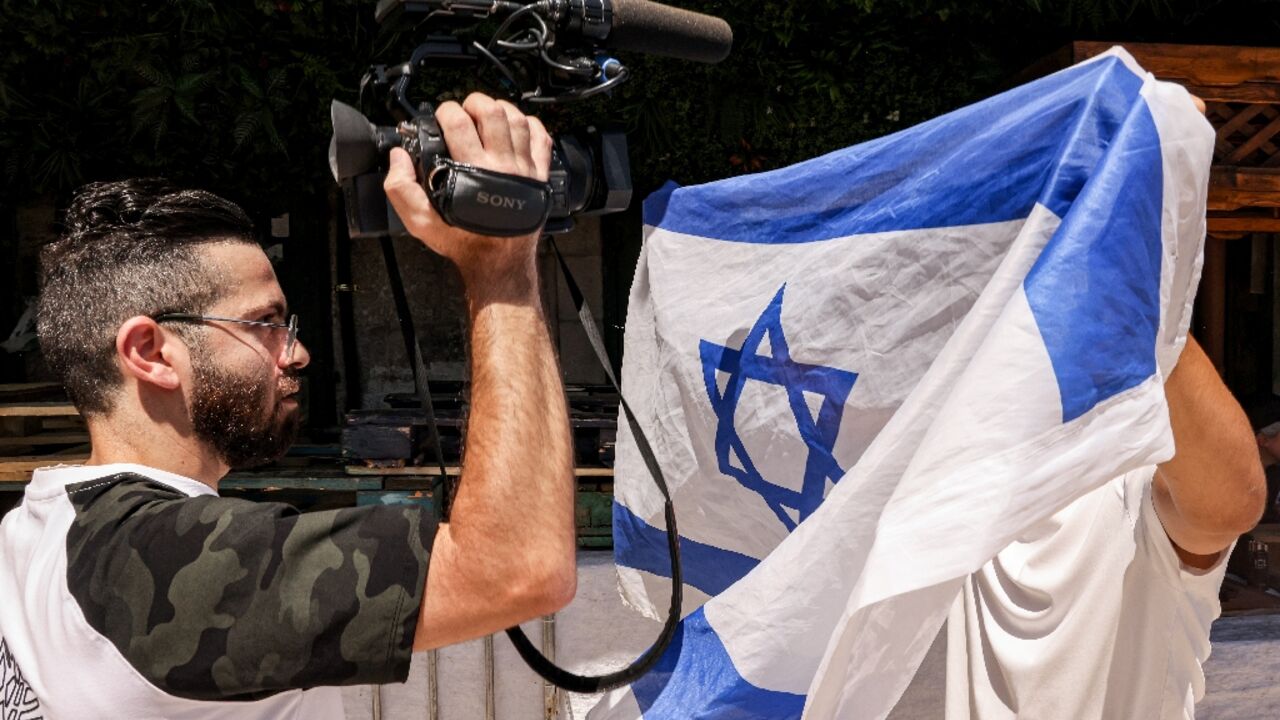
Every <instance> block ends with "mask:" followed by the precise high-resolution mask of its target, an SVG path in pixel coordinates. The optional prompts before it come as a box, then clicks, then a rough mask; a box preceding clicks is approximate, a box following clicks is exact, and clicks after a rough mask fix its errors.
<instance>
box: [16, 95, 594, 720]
mask: <svg viewBox="0 0 1280 720" xmlns="http://www.w3.org/2000/svg"><path fill="white" fill-rule="evenodd" d="M436 116H437V118H438V119H439V121H440V126H441V127H442V128H443V130H444V136H445V140H446V142H447V144H448V147H449V151H450V154H451V155H452V157H453V158H454V159H456V160H457V161H459V162H463V163H472V164H474V165H476V166H479V167H482V168H488V169H491V170H497V171H500V172H507V173H517V174H520V175H523V176H526V177H534V178H539V179H542V180H545V179H546V178H547V176H548V166H549V162H550V153H551V140H550V138H549V136H548V135H547V133H546V131H545V129H544V128H543V127H542V125H541V124H540V123H539V121H538V120H536V119H534V118H530V117H526V116H525V115H523V114H522V113H520V112H519V111H517V110H516V108H515V107H514V106H512V105H510V104H508V103H503V102H497V101H494V100H492V99H490V98H487V97H484V96H481V95H472V96H471V97H469V98H468V99H467V100H466V101H465V102H464V103H463V104H462V105H459V104H457V103H452V102H450V103H444V104H442V105H441V106H440V108H439V109H438V111H437V113H436ZM385 188H386V191H387V195H388V197H389V198H390V200H391V202H392V204H393V205H394V206H395V208H396V210H397V212H398V213H399V215H400V217H401V218H403V219H404V222H405V226H406V227H407V228H408V229H409V231H410V232H411V233H412V234H413V235H414V236H416V237H417V238H419V239H420V240H421V241H422V242H423V244H424V245H426V246H427V247H429V248H431V249H432V250H434V251H436V252H438V253H440V254H441V255H444V256H445V257H447V258H449V259H450V260H452V261H453V262H454V264H455V265H456V266H457V267H458V269H459V271H460V272H461V276H462V279H463V284H464V287H465V290H466V295H467V302H468V305H467V307H468V310H469V315H470V320H471V322H470V343H469V345H470V347H471V380H472V383H471V411H470V427H469V432H468V434H467V438H466V458H467V462H466V465H465V467H464V469H463V474H462V478H461V482H460V484H459V488H458V492H457V495H456V498H455V499H454V502H453V506H452V514H451V517H450V521H449V522H447V523H442V524H439V526H438V527H437V524H436V523H435V521H434V520H433V516H432V514H431V512H430V511H429V510H426V509H425V508H421V507H417V506H372V507H359V508H346V509H340V510H333V511H324V512H315V513H309V514H305V515H302V514H299V513H298V512H297V511H296V510H294V509H292V508H290V507H288V506H286V505H282V504H278V503H252V502H246V501H243V500H236V499H231V498H223V497H219V496H218V494H217V489H218V483H219V480H220V479H221V478H222V477H223V476H224V475H226V473H227V472H228V471H229V470H230V469H232V468H235V467H240V466H245V465H252V464H257V463H261V462H265V461H270V460H273V459H275V458H277V457H279V456H280V455H282V454H283V453H284V452H285V450H286V449H287V448H288V446H289V444H290V443H291V441H292V439H293V437H294V435H295V431H296V429H297V427H298V423H299V413H298V399H297V393H298V391H299V380H298V375H299V373H300V372H301V371H302V370H303V369H304V368H305V367H306V366H307V363H308V361H309V358H310V356H309V355H308V352H307V349H306V347H305V346H304V345H303V344H302V342H301V341H300V340H299V339H298V337H297V320H296V318H295V317H294V316H291V315H290V314H289V311H288V309H287V304H286V300H285V297H284V294H283V293H282V291H281V289H280V286H279V284H278V283H277V281H276V276H275V272H274V271H273V269H272V267H271V263H270V262H269V261H268V259H267V256H266V255H265V254H264V253H263V251H262V249H261V248H260V247H259V246H258V244H257V243H256V241H255V239H254V238H255V234H254V229H253V225H252V223H251V222H250V221H249V219H248V217H247V216H246V215H245V214H244V213H243V212H242V211H241V210H240V208H238V207H236V206H235V205H233V204H232V203H230V202H228V201H226V200H223V199H222V198H219V197H217V196H215V195H212V194H210V193H207V192H201V191H192V190H178V189H176V188H174V187H172V186H170V185H168V184H167V183H164V182H162V181H154V180H126V181H122V182H109V183H94V184H91V185H89V186H87V187H86V188H84V189H83V190H82V191H81V193H80V194H79V195H78V196H77V197H76V199H75V200H74V202H73V203H72V205H71V208H70V210H69V211H68V213H67V217H66V222H65V226H66V231H65V233H64V234H63V236H62V237H61V238H60V239H59V240H58V241H56V242H55V243H53V244H52V245H51V246H49V247H48V248H47V249H46V250H45V251H44V254H43V256H42V263H43V278H42V280H43V283H42V284H43V288H42V290H43V295H42V299H41V301H40V311H39V334H40V341H41V345H42V347H43V348H44V352H45V356H46V358H47V359H48V361H49V363H50V364H51V366H52V367H53V368H54V369H55V370H56V371H57V372H59V374H60V375H61V377H62V380H63V383H64V385H65V386H66V389H67V392H68V394H69V395H70V397H71V400H72V402H73V403H74V404H75V406H76V407H77V409H78V410H79V411H80V413H81V414H82V415H83V416H84V417H85V419H86V421H87V424H88V427H89V435H90V437H91V439H92V444H93V451H92V454H91V456H90V458H89V461H88V463H87V464H85V465H77V466H65V465H59V466H56V467H48V468H42V469H39V470H37V471H36V472H35V474H34V477H33V479H32V482H31V484H30V485H29V486H28V487H27V489H26V493H25V496H24V499H23V502H22V504H21V505H19V506H18V507H17V508H16V509H14V510H13V511H11V512H10V513H8V514H7V515H6V516H5V518H4V520H3V522H0V598H2V599H0V686H2V687H4V693H3V694H2V695H0V698H2V699H0V715H3V716H4V717H6V718H10V717H22V718H26V717H55V718H82V719H85V720H90V719H93V718H142V717H149V718H154V717H165V718H178V717H181V718H237V719H243V718H283V717H298V718H308V720H312V719H321V720H322V719H324V718H332V719H335V720H337V719H340V718H342V717H343V708H342V696H341V694H340V693H339V691H338V690H337V688H336V687H331V686H337V685H350V684H358V683H384V682H392V681H401V682H403V681H404V679H405V678H406V676H407V675H408V672H409V664H410V655H411V652H412V651H414V650H426V649H429V648H434V647H439V646H442V645H447V644H450V643H455V642H459V641H461V640H466V639H469V638H474V637H479V636H483V635H486V634H489V633H492V632H494V631H497V630H499V629H502V628H506V627H510V626H512V625H514V624H516V623H518V622H521V621H524V620H527V619H530V618H534V617H537V616H539V615H544V614H546V613H550V612H554V611H555V610H556V609H558V608H559V607H561V606H563V605H565V604H566V603H568V601H569V600H570V599H571V598H572V597H573V595H574V591H575V582H576V581H575V569H574V562H575V559H574V532H573V503H572V499H573V486H572V481H573V474H572V466H571V462H572V460H571V453H570V437H569V425H568V410H567V407H566V401H565V397H564V392H563V388H562V385H561V380H560V373H559V370H558V368H557V363H556V358H555V354H554V352H553V350H552V347H551V344H550V341H549V338H548V334H547V327H546V323H545V320H544V318H543V316H542V309H541V302H540V299H539V293H538V279H537V271H536V263H535V249H536V247H537V240H538V235H537V234H536V233H535V234H532V235H528V236H526V237H521V238H488V237H480V236H477V235H473V234H470V233H468V232H464V231H461V230H458V229H455V228H452V227H449V226H447V225H445V224H444V223H443V221H442V220H441V219H440V217H439V216H438V215H436V213H435V211H434V209H433V208H432V206H431V205H430V203H429V202H428V201H427V198H426V195H425V194H424V192H423V190H422V187H421V186H420V185H419V184H418V183H417V180H416V178H415V176H414V169H413V165H412V162H411V160H410V159H409V156H408V155H407V154H405V153H404V151H402V150H399V149H397V150H395V151H393V153H392V156H391V167H390V171H389V172H388V174H387V179H386V183H385Z"/></svg>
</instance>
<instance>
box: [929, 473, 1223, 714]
mask: <svg viewBox="0 0 1280 720" xmlns="http://www.w3.org/2000/svg"><path fill="white" fill-rule="evenodd" d="M1154 472H1155V469H1154V468H1153V467H1148V468H1145V469H1142V470H1138V471H1134V472H1131V473H1129V474H1128V475H1125V476H1123V477H1120V478H1117V479H1115V480H1113V481H1111V482H1110V483H1108V484H1106V485H1104V486H1102V487H1100V488H1098V489H1097V490H1094V491H1093V492H1091V493H1089V494H1088V495H1085V496H1084V497H1082V498H1080V499H1079V500H1077V501H1076V502H1074V503H1072V504H1071V505H1069V506H1068V507H1066V508H1065V509H1063V510H1062V511H1061V512H1059V513H1057V514H1056V515H1054V516H1053V517H1052V518H1050V519H1049V520H1048V521H1046V522H1044V523H1042V524H1040V525H1039V526H1037V527H1035V528H1033V529H1031V530H1030V531H1028V532H1027V533H1025V534H1024V535H1023V536H1022V537H1021V538H1019V539H1018V540H1017V541H1015V542H1014V543H1013V544H1011V545H1010V546H1009V547H1007V548H1005V549H1004V550H1002V551H1001V552H1000V554H999V555H997V556H996V557H995V558H994V559H993V560H992V561H991V562H989V563H987V564H986V565H985V566H984V567H983V568H982V569H981V570H980V571H979V572H977V573H975V574H974V575H972V576H970V577H969V578H968V579H967V580H966V582H965V586H964V590H963V592H962V593H961V596H960V597H959V598H958V599H957V602H956V605H955V606H954V607H953V608H952V612H951V615H950V618H949V620H948V623H947V629H946V630H945V632H947V633H948V636H947V682H946V685H947V689H946V718H947V720H1013V719H1014V718H1017V719H1019V720H1188V719H1190V718H1193V717H1194V716H1195V703H1196V702H1197V701H1198V700H1199V699H1200V698H1202V697H1203V696H1204V672H1203V670H1202V665H1203V663H1204V661H1205V660H1206V659H1207V658H1208V657H1209V626H1210V625H1211V624H1212V623H1213V621H1214V620H1215V619H1216V618H1217V617H1218V615H1219V614H1220V611H1221V608H1220V606H1219V603H1218V589H1219V586H1220V585H1221V584H1222V578H1223V575H1224V573H1225V572H1226V570H1225V568H1226V561H1227V557H1228V556H1229V555H1230V551H1229V550H1228V551H1227V552H1224V553H1223V555H1222V558H1221V559H1220V560H1219V561H1218V563H1217V564H1216V565H1215V566H1214V567H1213V568H1211V569H1209V570H1206V571H1200V570H1194V569H1191V568H1188V567H1187V566H1185V565H1183V564H1182V563H1181V561H1180V560H1179V558H1178V556H1177V554H1176V553H1175V552H1174V549H1173V545H1172V543H1171V542H1170V541H1169V538H1168V536H1167V535H1166V534H1165V532H1164V528H1163V526H1162V525H1161V524H1160V519H1159V517H1158V516H1157V515H1156V510H1155V506H1154V505H1153V504H1152V500H1151V480H1152V476H1153V474H1154Z"/></svg>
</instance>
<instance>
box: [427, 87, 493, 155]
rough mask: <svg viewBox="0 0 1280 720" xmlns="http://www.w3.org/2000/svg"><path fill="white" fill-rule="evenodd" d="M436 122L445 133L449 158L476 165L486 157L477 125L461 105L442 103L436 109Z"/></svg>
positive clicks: (450, 102) (451, 102)
mask: <svg viewBox="0 0 1280 720" xmlns="http://www.w3.org/2000/svg"><path fill="white" fill-rule="evenodd" d="M436 122H437V123H439V125H440V131H441V132H442V133H444V144H445V147H447V148H449V157H451V158H453V159H454V160H457V161H458V162H465V163H474V162H476V161H477V160H480V159H481V158H482V157H483V156H484V148H483V147H482V146H481V145H480V135H479V133H477V132H476V124H475V122H474V121H473V120H472V119H471V116H470V115H468V114H467V111H466V110H463V109H462V106H461V105H459V104H458V103H456V102H453V101H449V102H446V103H442V104H441V105H440V107H438V108H436Z"/></svg>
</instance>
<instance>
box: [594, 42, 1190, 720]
mask: <svg viewBox="0 0 1280 720" xmlns="http://www.w3.org/2000/svg"><path fill="white" fill-rule="evenodd" d="M1213 141H1214V135H1213V131H1212V129H1211V127H1210V125H1209V124H1208V122H1206V121H1205V119H1204V118H1203V116H1202V115H1201V114H1200V113H1199V112H1198V111H1197V110H1196V108H1195V106H1194V104H1193V102H1192V99H1191V98H1190V96H1189V95H1188V94H1187V93H1186V91H1184V90H1183V89H1182V88H1180V87H1177V86H1174V85H1170V84H1166V83H1161V82H1157V81H1155V80H1154V79H1153V78H1152V77H1151V76H1150V75H1148V74H1147V73H1145V72H1144V71H1143V70H1142V69H1141V68H1139V67H1138V66H1137V64H1136V63H1135V61H1134V60H1133V58H1132V57H1131V56H1129V55H1128V54H1127V53H1125V52H1124V51H1123V50H1120V49H1115V50H1112V51H1111V52H1109V53H1107V54H1106V55H1103V56H1100V57H1098V58H1094V59H1093V60H1091V61H1088V62H1085V63H1082V64H1080V65H1077V66H1075V67H1072V68H1069V69H1067V70H1064V71H1062V72H1059V73H1057V74H1054V75H1052V76H1050V77H1047V78H1044V79H1041V80H1039V81H1036V82H1034V83H1031V84H1029V85H1025V86H1023V87H1019V88H1016V89H1014V90H1012V91H1009V92H1007V93H1004V94H1002V95H999V96H997V97H994V98H992V99H989V100H986V101H984V102H981V103H978V104H976V105H973V106H970V107H966V108H963V109H961V110H958V111H956V112H953V113H951V114H949V115H946V116H944V117H941V118H938V119H935V120H932V121H930V122H927V123H924V124H923V125H920V126H918V127H914V128H911V129H908V130H905V131H903V132H900V133H897V134H895V135H891V136H889V137H885V138H881V139H879V140H875V141H872V142H869V143H865V144H862V145H858V146H855V147H852V148H848V149H846V150H842V151H839V152H836V153H833V154H831V155H827V156H825V157H821V158H818V159H815V160H811V161H808V162H805V163H802V164H800V165H796V166H794V167H790V168H786V169H782V170H778V171H775V172H770V173H765V174H761V175H754V176H750V177H743V178H734V179H730V180H725V181H721V182H716V183H711V184H709V185H702V186H697V187H688V188H679V187H675V186H668V187H667V188H665V189H663V190H662V191H660V192H658V193H657V194H656V195H654V196H653V197H651V198H649V200H648V201H647V202H646V203H645V224H646V226H647V228H646V240H645V246H644V251H643V254H642V256H641V258H640V264H639V268H638V269H637V273H636V278H635V284H634V286H633V288H632V291H631V301H630V314H629V317H628V319H627V333H626V346H625V348H626V355H625V365H624V368H623V375H624V381H623V387H624V389H625V391H626V393H627V394H628V397H629V398H630V401H631V402H632V403H633V405H634V408H635V410H636V412H637V415H638V418H639V420H640V424H641V426H642V427H643V428H644V429H645V430H646V432H647V433H650V438H651V440H652V442H653V445H654V449H655V451H656V454H657V457H658V458H659V459H660V461H661V463H662V465H663V468H664V471H665V473H666V477H667V479H668V482H669V483H670V484H671V487H672V491H673V497H674V500H675V507H676V514H677V517H678V520H679V530H680V534H681V552H682V555H683V559H684V568H685V582H686V587H685V593H686V595H685V596H686V598H688V599H689V601H688V604H687V606H686V607H685V617H684V620H683V621H682V625H681V629H680V633H679V634H678V635H677V636H676V638H675V641H674V642H673V643H672V645H671V647H670V649H669V650H668V651H667V652H666V654H665V655H664V657H663V658H662V660H661V661H660V663H659V666H658V667H657V669H656V670H654V671H653V672H651V673H650V674H649V675H647V676H646V677H644V678H643V679H641V680H640V681H638V682H636V683H635V684H634V685H632V686H630V687H628V688H624V689H622V690H619V691H615V692H613V693H611V694H609V695H607V696H606V697H605V698H604V700H603V701H602V702H601V703H600V704H599V705H598V706H597V707H596V708H595V709H594V710H593V712H592V714H591V717H592V718H594V719H596V720H602V719H616V718H627V719H630V718H639V717H643V718H646V720H648V719H658V718H663V719H665V718H673V719H674V718H681V719H683V718H735V719H738V718H771V719H773V718H777V719H781V718H800V717H805V718H841V719H846V720H847V719H849V718H883V717H884V716H886V715H887V714H888V713H889V711H890V710H891V709H892V707H893V705H894V704H895V703H896V702H897V700H898V698H899V697H900V695H901V693H902V691H903V690H904V689H905V687H906V685H907V684H908V682H909V681H910V679H911V677H912V675H913V674H914V672H915V670H916V668H917V666H918V665H919V663H920V660H921V659H922V657H923V655H924V653H925V651H926V649H927V648H928V647H929V644H930V643H931V641H932V640H933V638H934V636H935V634H936V632H937V630H938V629H939V627H940V626H941V624H942V622H943V620H944V618H945V616H946V613H947V610H948V608H949V606H950V604H951V602H952V601H953V599H954V598H955V596H956V594H957V592H958V590H959V587H960V584H961V582H962V580H963V578H964V577H965V576H966V575H968V574H970V573H972V572H974V571H975V570H977V569H978V568H979V567H981V566H982V565H983V563H985V562H986V561H987V560H989V559H990V558H991V557H993V556H994V555H995V554H996V553H997V552H998V551H1000V550H1001V549H1002V548H1004V547H1005V546H1006V545H1008V544H1009V542H1010V541H1012V540H1013V539H1014V538H1015V537H1016V536H1017V535H1018V534H1019V532H1020V531H1021V530H1023V529H1024V528H1027V527H1028V526H1030V525H1033V524H1034V523H1037V522H1039V521H1042V520H1044V519H1045V518H1047V517H1049V516H1050V515H1051V514H1053V513H1054V512H1056V511H1058V510H1059V509H1061V508H1062V507H1064V506H1065V505H1067V504H1068V503H1070V502H1071V501H1072V500H1074V499H1075V498H1078V497H1080V496H1081V495H1083V494H1084V493H1086V492H1088V491H1089V490H1091V489H1093V488H1095V487H1097V486H1099V485H1101V484H1102V483H1104V482H1106V481H1107V480H1109V479H1111V478H1114V477H1116V476H1118V475H1120V474H1122V473H1125V472H1127V471H1129V470H1132V469H1135V468H1138V467H1141V466H1146V465H1151V464H1155V463H1158V462H1162V461H1164V460H1166V459H1168V458H1169V457H1171V455H1172V452H1173V440H1172V435H1171V433H1170V429H1169V422H1168V410H1167V406H1166V403H1165V399H1164V394H1163V381H1164V378H1166V377H1167V376H1168V374H1169V372H1170V371H1171V370H1172V368H1173V366H1174V363H1175V362H1176V361H1177V358H1178V355H1179V352H1180V351H1181V349H1182V346H1183V343H1184V341H1185V337H1186V332H1187V326H1188V323H1189V321H1190V317H1191V303H1192V299H1193V295H1194V290H1195V287H1196V284H1197V282H1198V280H1199V272H1200V263H1201V252H1202V244H1203V238H1204V230H1205V225H1204V223H1205V220H1204V218H1205V196H1206V189H1207V185H1208V174H1209V164H1210V159H1211V156H1212V149H1213ZM619 433H620V434H619V442H618V461H617V467H616V477H617V479H616V493H617V496H616V498H617V499H616V504H615V506H614V542H615V548H616V549H615V553H616V561H617V564H618V565H619V566H620V582H621V586H622V589H623V592H624V594H625V596H626V599H627V600H628V602H630V603H631V604H632V605H634V606H635V607H637V608H639V609H641V610H642V611H644V612H646V613H648V614H650V615H653V616H660V615H661V614H662V610H661V609H662V608H665V607H666V603H667V601H668V598H669V594H668V592H669V589H670V588H669V585H668V584H667V582H668V581H667V579H668V578H669V577H670V563H669V560H668V557H667V549H666V545H665V540H664V526H665V524H664V522H663V512H662V500H661V497H660V496H659V494H658V492H657V490H656V489H655V488H654V485H653V482H652V480H651V479H650V478H649V476H648V473H647V472H646V470H645V466H644V463H643V462H642V461H641V459H640V457H639V454H638V453H637V451H636V449H635V444H634V440H633V438H632V437H631V436H630V433H629V432H628V431H627V424H626V423H624V422H620V423H619Z"/></svg>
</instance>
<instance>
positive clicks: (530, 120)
mask: <svg viewBox="0 0 1280 720" xmlns="http://www.w3.org/2000/svg"><path fill="white" fill-rule="evenodd" d="M526 120H527V124H528V126H529V151H530V153H531V154H532V156H533V167H534V177H535V178H537V179H538V180H542V181H543V182H546V180H547V178H548V177H550V175H551V134H550V133H548V132H547V128H546V127H544V126H543V124H542V121H541V120H539V119H538V118H536V117H533V116H532V115H530V116H529V117H527V118H526Z"/></svg>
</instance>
